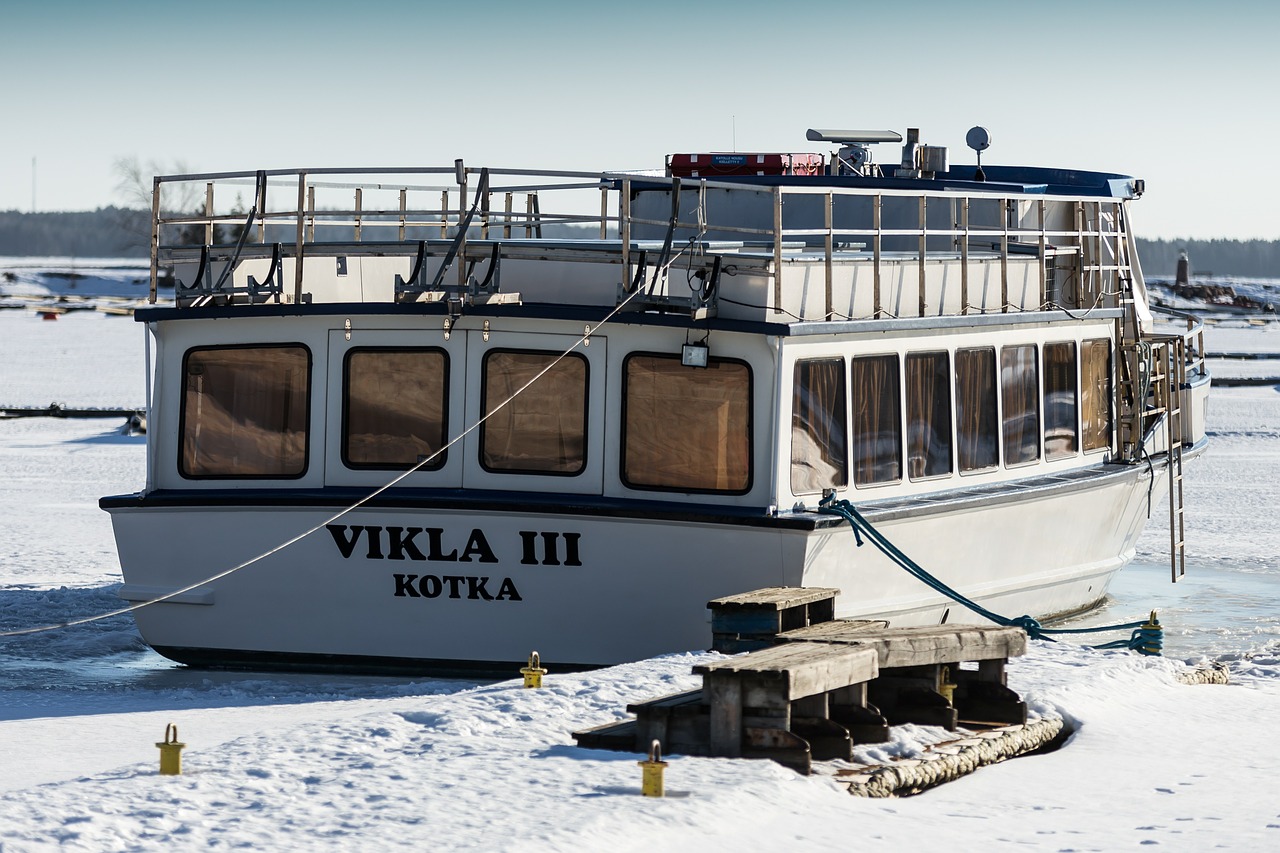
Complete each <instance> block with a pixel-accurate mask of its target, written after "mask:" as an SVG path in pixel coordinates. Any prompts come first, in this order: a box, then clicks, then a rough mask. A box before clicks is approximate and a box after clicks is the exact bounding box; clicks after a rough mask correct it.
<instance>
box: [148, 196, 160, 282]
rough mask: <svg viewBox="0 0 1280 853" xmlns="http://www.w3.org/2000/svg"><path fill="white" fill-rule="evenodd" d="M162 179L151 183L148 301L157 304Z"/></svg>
mask: <svg viewBox="0 0 1280 853" xmlns="http://www.w3.org/2000/svg"><path fill="white" fill-rule="evenodd" d="M159 265H160V178H158V177H157V178H153V179H152V183H151V293H150V295H149V296H148V297H147V301H148V302H150V303H151V304H153V305H154V304H155V301H156V287H157V285H158V284H159V280H160V266H159Z"/></svg>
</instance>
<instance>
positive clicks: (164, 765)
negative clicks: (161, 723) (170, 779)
mask: <svg viewBox="0 0 1280 853" xmlns="http://www.w3.org/2000/svg"><path fill="white" fill-rule="evenodd" d="M156 746H158V747H160V775H161V776H181V775H182V749H183V747H185V746H186V744H185V743H178V727H177V726H176V725H174V724H173V723H170V724H169V725H167V726H165V727H164V741H162V742H161V743H158V744H156Z"/></svg>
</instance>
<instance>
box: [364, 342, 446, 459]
mask: <svg viewBox="0 0 1280 853" xmlns="http://www.w3.org/2000/svg"><path fill="white" fill-rule="evenodd" d="M343 379H344V381H343V388H344V390H345V394H344V396H343V411H342V416H343V417H342V424H343V439H342V453H343V460H344V461H345V462H346V464H347V465H348V466H350V467H352V468H391V469H401V468H411V467H413V466H414V465H417V464H418V463H420V462H422V461H423V460H425V459H431V457H432V455H433V454H437V453H439V455H438V456H435V458H434V459H431V461H430V462H427V463H426V464H425V465H423V466H422V469H423V470H436V469H439V468H440V467H442V466H443V465H444V461H445V457H444V454H443V453H440V450H441V448H443V447H444V445H445V428H446V425H445V420H446V413H447V411H448V406H447V403H446V400H447V389H448V379H449V361H448V357H447V356H446V355H445V353H444V351H443V350H439V349H356V350H352V351H351V352H350V353H349V354H348V355H347V359H346V365H345V370H344V377H343Z"/></svg>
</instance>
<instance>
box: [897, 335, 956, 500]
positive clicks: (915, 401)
mask: <svg viewBox="0 0 1280 853" xmlns="http://www.w3.org/2000/svg"><path fill="white" fill-rule="evenodd" d="M950 473H951V365H950V360H949V359H948V357H947V354H946V353H945V352H913V353H908V354H907V474H908V475H910V477H911V479H913V480H918V479H921V478H925V477H941V476H943V475H945V474H950Z"/></svg>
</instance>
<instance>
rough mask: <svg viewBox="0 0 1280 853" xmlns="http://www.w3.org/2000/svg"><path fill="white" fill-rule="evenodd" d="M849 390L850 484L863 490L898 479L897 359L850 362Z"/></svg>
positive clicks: (885, 356) (900, 455)
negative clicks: (850, 433) (851, 428)
mask: <svg viewBox="0 0 1280 853" xmlns="http://www.w3.org/2000/svg"><path fill="white" fill-rule="evenodd" d="M850 368H851V384H852V388H853V481H854V483H856V484H858V485H860V486H863V485H870V484H873V483H889V482H893V481H894V480H899V479H901V478H902V416H901V398H900V396H899V394H900V392H899V390H898V385H899V379H898V357H897V356H896V355H877V356H864V357H860V358H855V359H853V360H852V361H851V362H850Z"/></svg>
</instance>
